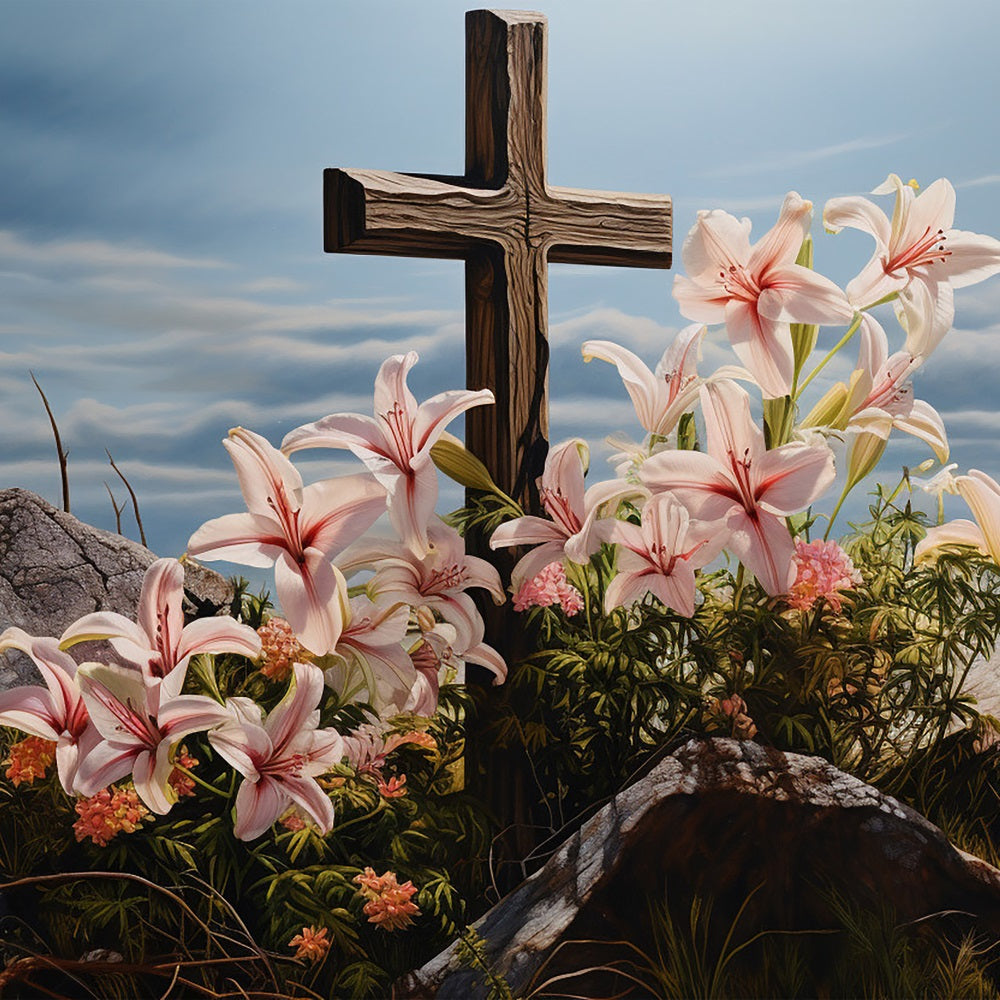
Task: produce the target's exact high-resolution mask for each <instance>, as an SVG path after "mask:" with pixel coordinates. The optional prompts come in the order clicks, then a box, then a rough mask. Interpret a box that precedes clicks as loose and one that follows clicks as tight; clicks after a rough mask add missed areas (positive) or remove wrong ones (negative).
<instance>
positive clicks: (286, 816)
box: [278, 806, 315, 833]
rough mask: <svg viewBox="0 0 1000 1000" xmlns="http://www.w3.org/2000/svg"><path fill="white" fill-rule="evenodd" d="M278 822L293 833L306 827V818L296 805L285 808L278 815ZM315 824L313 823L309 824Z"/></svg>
mask: <svg viewBox="0 0 1000 1000" xmlns="http://www.w3.org/2000/svg"><path fill="white" fill-rule="evenodd" d="M278 822H279V823H280V824H281V825H282V826H283V827H284V828H285V829H286V830H291V831H292V832H293V833H298V831H299V830H304V829H305V828H306V818H305V816H303V815H302V812H301V810H300V809H299V808H298V806H291V807H290V808H288V809H286V810H285V811H284V812H283V813H282V814H281V815H280V816H279V817H278ZM310 825H315V824H310Z"/></svg>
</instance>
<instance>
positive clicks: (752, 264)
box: [674, 191, 854, 397]
mask: <svg viewBox="0 0 1000 1000" xmlns="http://www.w3.org/2000/svg"><path fill="white" fill-rule="evenodd" d="M811 214H812V203H811V202H808V201H804V200H803V199H802V198H800V197H799V195H798V194H796V193H795V192H794V191H791V192H789V193H788V194H787V195H786V196H785V201H784V204H783V205H782V206H781V214H780V215H779V217H778V221H777V222H776V223H775V225H774V226H773V227H772V228H771V229H770V230H769V231H768V232H767V233H766V234H765V235H764V236H763V237H762V238H761V239H759V240H758V241H757V242H756V243H755V244H754V245H753V246H751V245H750V221H749V219H743V220H742V222H741V221H739V220H737V219H736V218H735V217H734V216H732V215H730V214H729V213H728V212H723V211H721V210H719V209H716V210H714V211H711V212H704V211H703V212H699V213H698V221H697V222H696V223H695V225H694V228H693V229H692V230H691V232H690V233H688V235H687V238H686V239H685V240H684V247H683V249H682V250H681V255H682V257H683V260H684V267H685V270H686V271H687V272H688V274H689V275H690V277H683V276H682V275H678V276H677V277H676V278H674V298H675V299H677V301H678V303H679V304H680V310H681V313H682V315H684V316H686V317H687V318H688V319H692V320H695V321H697V322H700V323H720V322H724V323H725V324H726V331H727V333H728V334H729V341H730V343H731V344H732V345H733V350H734V351H735V352H736V354H737V355H738V356H739V359H740V360H741V361H742V362H743V364H745V365H746V366H747V368H749V369H750V372H751V373H752V375H753V377H754V378H755V379H756V381H757V382H758V384H759V385H760V387H761V389H763V391H764V395H765V396H772V397H774V396H786V395H788V394H789V393H790V392H791V387H792V376H793V370H794V355H793V351H792V334H791V330H790V328H789V323H790V322H792V323H816V324H829V323H832V324H840V323H847V322H850V320H851V318H852V317H853V315H854V310H853V309H852V307H851V305H850V303H849V302H848V301H847V297H846V296H845V295H844V293H843V292H842V291H841V290H840V289H839V288H838V287H837V286H836V285H835V284H834V283H833V282H832V281H830V280H829V278H824V277H823V276H822V275H820V274H817V273H816V272H815V271H812V270H810V269H809V268H807V267H802V266H801V265H799V264H796V263H795V258H796V257H797V256H798V252H799V249H800V248H801V246H802V241H803V240H804V239H805V237H806V233H807V232H808V231H809V219H810V216H811Z"/></svg>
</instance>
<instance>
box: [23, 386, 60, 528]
mask: <svg viewBox="0 0 1000 1000" xmlns="http://www.w3.org/2000/svg"><path fill="white" fill-rule="evenodd" d="M28 374H29V375H30V376H31V381H32V382H34V383H35V388H36V389H37V390H38V394H39V395H40V396H41V397H42V403H44V404H45V412H46V413H47V414H48V415H49V423H50V424H51V425H52V434H53V436H54V437H55V439H56V454H57V455H58V456H59V475H60V476H61V477H62V495H63V510H64V511H66V513H67V514H68V513H69V468H68V465H67V460H68V459H69V452H66V451H63V446H62V440H61V438H60V437H59V428H58V427H57V426H56V418H55V417H54V416H53V415H52V407H51V406H49V401H48V400H47V399H46V398H45V393H44V392H42V387H41V386H40V385H39V384H38V379H37V378H35V373H34V372H31V371H29V372H28Z"/></svg>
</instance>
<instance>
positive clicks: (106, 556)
mask: <svg viewBox="0 0 1000 1000" xmlns="http://www.w3.org/2000/svg"><path fill="white" fill-rule="evenodd" d="M156 558H157V557H156V555H154V553H152V552H150V551H149V549H147V548H145V547H144V546H142V545H140V544H139V543H138V542H133V541H131V540H129V539H128V538H124V537H123V536H121V535H116V534H114V533H113V532H111V531H104V530H102V529H100V528H94V527H91V526H90V525H88V524H84V523H83V522H82V521H80V520H78V519H77V518H75V517H73V516H72V514H67V513H66V512H65V511H62V510H57V509H56V508H55V507H53V506H52V505H51V504H49V503H48V502H46V501H45V500H43V499H42V498H41V497H39V496H36V495H35V494H34V493H31V492H29V491H28V490H22V489H8V490H0V631H2V630H3V629H5V628H8V627H9V626H11V625H16V626H18V627H19V628H23V629H24V630H25V631H26V632H28V633H29V634H31V635H50V636H59V635H61V634H62V632H63V631H64V629H65V628H66V627H67V626H68V625H69V624H70V623H71V622H74V621H76V620H77V619H78V618H79V617H81V616H82V615H85V614H88V613H89V612H91V611H116V612H118V613H119V614H123V615H125V616H126V617H129V618H132V617H134V615H135V611H136V606H137V605H138V602H139V591H140V589H141V587H142V578H143V575H144V574H145V572H146V569H147V568H148V567H149V565H150V563H152V562H153V561H154V560H155V559H156ZM184 589H185V610H186V611H187V612H189V613H191V614H194V613H198V614H200V615H205V614H214V613H216V612H218V611H220V610H222V611H223V612H225V610H226V609H228V607H229V604H230V602H231V601H232V599H233V590H232V587H231V586H230V584H229V582H228V581H227V580H225V579H224V578H223V577H222V576H220V575H219V574H218V573H215V572H214V571H212V570H210V569H207V568H206V567H204V566H201V565H199V564H197V563H194V562H190V561H189V562H187V563H186V564H185V572H184ZM88 646H91V647H92V648H95V647H97V644H96V643H95V644H88ZM36 680H37V672H36V670H35V667H34V664H32V662H31V661H30V660H29V659H28V657H27V656H25V655H24V654H22V653H13V652H12V653H8V654H7V655H6V656H5V657H4V658H3V659H2V660H0V690H2V689H5V688H9V687H14V686H16V685H18V684H25V683H34V682H36Z"/></svg>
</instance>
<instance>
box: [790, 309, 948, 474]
mask: <svg viewBox="0 0 1000 1000" xmlns="http://www.w3.org/2000/svg"><path fill="white" fill-rule="evenodd" d="M924 360H925V358H924V357H923V356H921V355H919V354H911V353H910V352H909V351H908V350H902V351H897V352H896V353H895V354H893V355H892V356H891V357H890V355H889V340H888V338H887V337H886V335H885V330H883V329H882V326H881V324H880V323H879V322H878V320H876V319H875V318H874V317H873V316H871V315H869V314H868V313H865V314H864V315H863V316H862V318H861V346H860V349H859V352H858V363H857V367H856V368H855V370H854V374H853V375H852V376H851V379H850V385H849V386H845V385H844V384H843V383H842V382H841V383H838V384H837V385H836V386H834V388H833V389H831V390H830V392H829V393H827V396H826V397H824V400H821V401H820V402H819V403H818V404H817V405H816V407H815V408H814V409H813V411H812V412H811V413H810V414H809V416H807V417H806V419H805V420H804V421H803V426H804V427H810V426H815V425H816V423H817V422H818V421H821V420H822V419H823V417H822V415H823V413H824V406H825V401H826V400H827V399H830V400H832V399H834V398H835V397H836V398H837V400H838V401H839V399H840V397H841V396H842V397H843V403H842V404H841V405H840V407H839V411H838V413H836V414H835V415H834V416H833V417H832V420H831V421H830V423H829V425H830V426H831V427H833V428H835V429H837V430H853V431H856V432H858V433H862V434H864V433H868V434H874V435H875V436H876V437H879V438H881V439H882V440H883V441H886V440H888V438H889V433H890V431H891V430H892V429H893V428H894V427H896V428H898V429H899V430H901V431H903V432H904V433H906V434H912V435H913V436H914V437H917V438H919V439H920V440H921V441H925V442H926V443H927V444H929V445H930V446H931V448H932V449H933V450H934V454H935V455H936V456H937V458H938V461H940V462H946V461H947V460H948V452H949V448H948V436H947V433H946V432H945V427H944V421H943V420H942V419H941V416H940V414H939V413H938V412H937V410H935V409H934V407H933V406H931V405H930V403H927V402H925V401H924V400H922V399H914V396H913V384H912V381H911V379H912V377H913V374H914V372H916V371H917V369H918V368H920V366H921V365H922V364H923V363H924ZM834 405H836V404H834Z"/></svg>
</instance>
